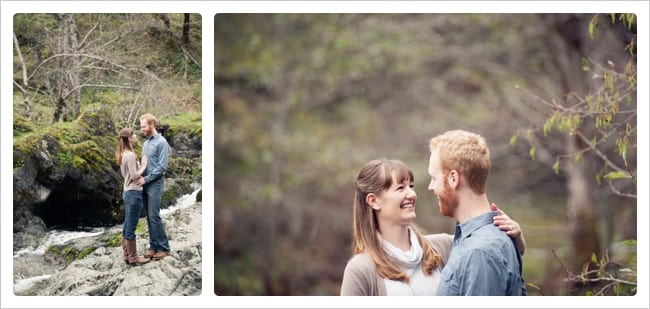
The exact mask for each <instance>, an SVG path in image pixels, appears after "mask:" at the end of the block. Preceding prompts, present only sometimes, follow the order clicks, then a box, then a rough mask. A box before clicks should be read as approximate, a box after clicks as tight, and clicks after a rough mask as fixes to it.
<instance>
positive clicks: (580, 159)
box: [573, 152, 582, 164]
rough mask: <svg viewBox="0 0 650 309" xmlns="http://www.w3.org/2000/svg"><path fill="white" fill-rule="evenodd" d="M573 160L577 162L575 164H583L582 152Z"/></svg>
mask: <svg viewBox="0 0 650 309" xmlns="http://www.w3.org/2000/svg"><path fill="white" fill-rule="evenodd" d="M573 159H574V160H575V162H576V163H577V164H580V163H582V152H578V153H577V154H576V157H575V158H573Z"/></svg>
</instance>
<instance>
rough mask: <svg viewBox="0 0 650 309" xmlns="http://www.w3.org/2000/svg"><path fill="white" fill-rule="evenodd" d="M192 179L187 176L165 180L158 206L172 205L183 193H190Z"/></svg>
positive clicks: (166, 206) (162, 207) (163, 207)
mask: <svg viewBox="0 0 650 309" xmlns="http://www.w3.org/2000/svg"><path fill="white" fill-rule="evenodd" d="M192 191H193V188H192V180H191V179H188V178H178V179H168V180H165V189H164V190H163V194H162V201H161V202H160V208H161V209H165V208H168V207H169V206H172V205H174V203H175V202H176V200H177V199H178V198H180V197H181V196H183V195H185V194H190V193H192Z"/></svg>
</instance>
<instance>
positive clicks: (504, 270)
mask: <svg viewBox="0 0 650 309" xmlns="http://www.w3.org/2000/svg"><path fill="white" fill-rule="evenodd" d="M496 215H497V212H494V211H491V212H488V213H485V214H482V215H480V216H478V217H475V218H472V219H471V220H468V221H467V222H465V223H463V224H460V223H456V232H455V234H454V244H453V249H452V250H451V254H450V255H449V259H448V261H447V265H445V267H444V268H443V270H442V275H441V280H440V285H439V286H438V292H437V294H438V295H526V287H525V285H524V280H523V278H522V277H521V273H520V268H519V257H518V255H519V252H518V251H517V248H516V247H515V244H514V243H513V241H512V239H511V238H510V237H509V236H508V235H507V234H506V233H504V232H503V231H501V230H499V228H498V227H496V226H495V225H494V223H493V222H492V217H494V216H496Z"/></svg>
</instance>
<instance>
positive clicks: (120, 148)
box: [115, 128, 150, 266]
mask: <svg viewBox="0 0 650 309" xmlns="http://www.w3.org/2000/svg"><path fill="white" fill-rule="evenodd" d="M118 136H119V137H118V141H117V150H116V151H115V158H116V159H117V164H119V165H120V171H121V172H122V176H123V177H124V184H123V189H124V192H123V193H122V199H124V206H125V207H124V227H123V228H122V240H121V241H122V252H123V255H122V258H123V259H124V262H126V263H127V264H129V265H138V266H139V265H142V264H145V263H148V262H149V260H150V259H148V258H145V257H142V256H138V252H137V246H136V240H135V238H136V237H135V227H136V226H137V225H138V219H139V218H140V212H141V211H142V205H143V204H142V186H139V185H136V184H135V183H134V181H135V180H136V179H138V177H140V175H142V173H143V172H144V170H145V169H146V168H147V157H146V156H144V157H142V162H141V164H138V160H137V156H136V154H135V152H134V151H133V145H135V144H136V143H137V141H138V138H137V136H136V135H135V132H134V131H133V129H131V128H124V129H122V130H120V132H119V133H118ZM138 165H140V166H138Z"/></svg>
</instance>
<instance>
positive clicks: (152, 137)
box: [144, 133, 159, 140]
mask: <svg viewBox="0 0 650 309" xmlns="http://www.w3.org/2000/svg"><path fill="white" fill-rule="evenodd" d="M158 134H159V133H156V134H152V135H149V136H147V137H145V138H144V139H145V140H150V139H154V138H155V137H156V136H158Z"/></svg>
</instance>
